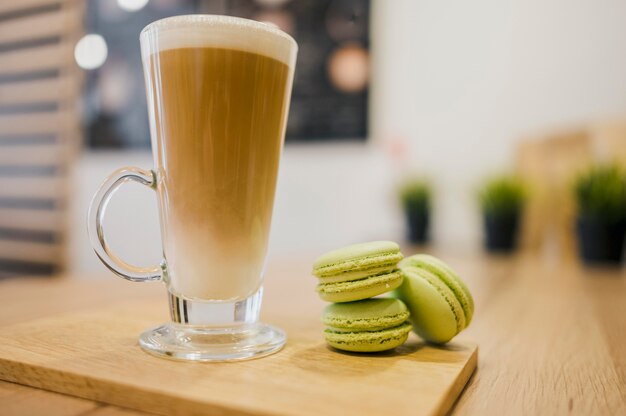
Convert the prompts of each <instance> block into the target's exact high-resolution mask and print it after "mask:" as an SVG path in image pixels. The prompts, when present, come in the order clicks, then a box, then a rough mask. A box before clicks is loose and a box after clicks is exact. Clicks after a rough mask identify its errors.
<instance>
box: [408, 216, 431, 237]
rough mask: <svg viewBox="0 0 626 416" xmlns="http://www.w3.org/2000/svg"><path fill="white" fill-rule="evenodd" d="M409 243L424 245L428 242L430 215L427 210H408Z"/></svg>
mask: <svg viewBox="0 0 626 416" xmlns="http://www.w3.org/2000/svg"><path fill="white" fill-rule="evenodd" d="M405 215H406V223H407V226H408V237H409V242H411V243H414V244H424V243H426V242H428V227H429V224H430V214H429V212H428V211H427V210H406V211H405Z"/></svg>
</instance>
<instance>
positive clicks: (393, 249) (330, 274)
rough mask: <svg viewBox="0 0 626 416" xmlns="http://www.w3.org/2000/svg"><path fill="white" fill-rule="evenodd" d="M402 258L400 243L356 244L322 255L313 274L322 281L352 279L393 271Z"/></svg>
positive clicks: (314, 264)
mask: <svg viewBox="0 0 626 416" xmlns="http://www.w3.org/2000/svg"><path fill="white" fill-rule="evenodd" d="M402 258H403V256H402V253H401V252H400V246H398V244H396V243H394V242H392V241H372V242H369V243H360V244H353V245H350V246H346V247H343V248H340V249H338V250H334V251H331V252H329V253H326V254H324V255H322V256H320V257H318V258H317V260H315V262H314V263H313V275H315V276H317V277H318V278H319V281H320V283H338V282H349V281H352V280H359V279H363V278H365V277H368V276H372V275H378V274H384V273H388V272H391V271H393V270H395V269H396V268H397V264H398V262H399V261H400V260H402Z"/></svg>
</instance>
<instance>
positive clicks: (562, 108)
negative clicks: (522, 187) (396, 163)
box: [372, 0, 626, 244]
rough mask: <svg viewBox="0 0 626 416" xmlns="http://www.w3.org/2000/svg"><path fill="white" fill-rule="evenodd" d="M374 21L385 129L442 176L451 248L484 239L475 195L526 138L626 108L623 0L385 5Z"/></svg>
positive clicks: (380, 117) (432, 0)
mask: <svg viewBox="0 0 626 416" xmlns="http://www.w3.org/2000/svg"><path fill="white" fill-rule="evenodd" d="M373 16H374V18H375V25H374V29H375V32H374V39H373V41H374V47H375V53H376V56H375V61H374V63H375V68H374V70H375V73H374V82H373V88H374V91H373V101H372V106H373V108H372V114H373V116H374V119H373V120H372V122H373V128H374V136H375V137H377V138H379V139H381V140H385V139H386V138H388V137H395V136H398V135H402V136H405V137H407V138H408V140H409V141H410V149H409V154H410V157H409V159H410V165H411V166H412V167H414V169H415V170H417V171H419V172H422V173H425V174H428V175H430V176H432V177H433V178H435V180H436V185H437V186H438V195H437V207H438V210H437V215H436V217H435V235H436V236H437V238H438V239H439V240H440V241H441V242H443V243H446V244H450V243H451V242H462V243H471V242H475V241H477V240H478V239H479V235H480V228H479V223H478V220H477V215H476V211H475V201H474V195H473V191H474V190H475V189H476V186H477V184H479V182H480V178H481V177H483V176H484V175H485V174H487V173H489V172H491V171H493V170H494V169H495V170H499V169H506V168H507V167H508V166H509V165H510V164H511V162H512V156H513V153H514V150H515V144H516V143H517V141H518V140H520V139H521V138H523V137H524V136H528V135H529V134H535V133H542V132H547V131H549V130H550V129H553V128H557V129H558V128H562V127H568V126H570V125H572V124H578V123H584V122H586V121H589V120H595V119H601V118H604V117H614V116H624V115H626V2H625V1H623V0H548V1H546V0H473V1H438V0H419V1H415V0H394V1H377V2H376V3H375V6H374V13H373ZM473 208H474V209H473Z"/></svg>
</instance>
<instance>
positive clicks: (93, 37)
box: [74, 33, 108, 69]
mask: <svg viewBox="0 0 626 416" xmlns="http://www.w3.org/2000/svg"><path fill="white" fill-rule="evenodd" d="M107 54H108V48H107V43H106V41H105V40H104V38H103V37H102V36H100V35H98V34H95V33H92V34H89V35H85V36H83V37H82V38H81V39H80V40H79V41H78V43H76V47H75V48H74V59H76V63H77V64H78V66H80V67H81V68H83V69H96V68H99V67H101V66H102V64H103V63H104V61H106V59H107Z"/></svg>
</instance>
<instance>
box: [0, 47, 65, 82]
mask: <svg viewBox="0 0 626 416" xmlns="http://www.w3.org/2000/svg"><path fill="white" fill-rule="evenodd" d="M72 50H73V47H72V45H70V44H69V43H67V42H65V43H57V44H53V45H46V46H38V47H35V48H27V49H18V50H15V51H10V52H5V53H0V75H19V74H24V73H28V72H38V71H49V70H54V69H62V68H66V67H69V66H70V65H73V64H74V62H73V57H72Z"/></svg>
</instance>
